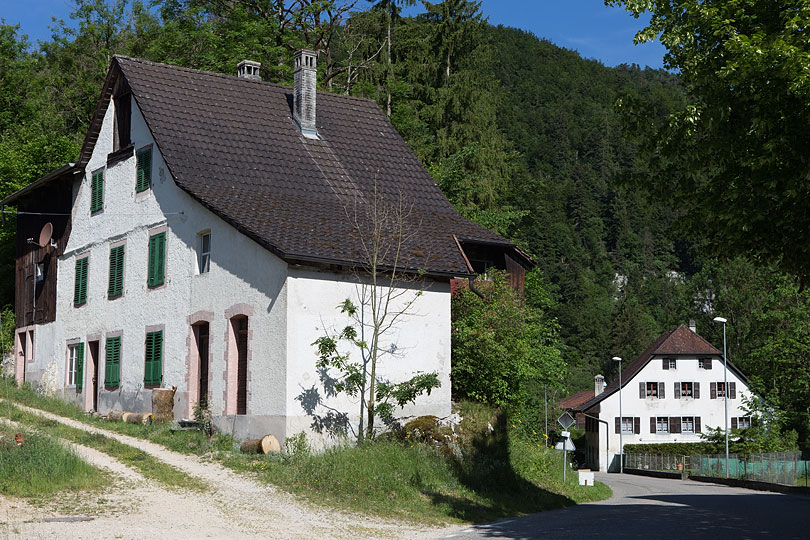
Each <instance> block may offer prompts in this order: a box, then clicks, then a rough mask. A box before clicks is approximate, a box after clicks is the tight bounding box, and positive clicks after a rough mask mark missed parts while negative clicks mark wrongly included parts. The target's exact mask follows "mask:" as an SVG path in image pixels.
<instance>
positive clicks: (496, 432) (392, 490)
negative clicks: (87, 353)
mask: <svg viewBox="0 0 810 540" xmlns="http://www.w3.org/2000/svg"><path fill="white" fill-rule="evenodd" d="M459 413H460V414H461V415H462V417H463V418H464V420H463V421H462V423H461V424H460V425H459V426H458V427H457V428H456V429H455V433H456V435H457V437H455V438H453V437H452V433H451V430H450V429H449V428H438V427H436V426H435V419H433V420H430V419H428V420H427V421H426V422H425V423H423V425H422V427H421V429H420V430H419V431H418V432H416V431H414V430H413V429H411V430H410V431H408V430H406V431H405V432H404V433H403V434H402V435H401V439H396V438H393V437H388V438H382V439H379V440H376V441H366V442H365V443H364V444H361V445H357V446H344V447H337V448H331V449H328V450H326V451H324V452H320V453H315V452H312V451H311V450H310V449H309V447H308V446H307V445H306V443H305V439H303V438H292V439H291V440H290V441H288V449H289V452H288V453H287V454H282V455H278V454H271V455H267V456H263V457H259V458H256V457H252V456H250V457H249V456H243V455H228V456H227V457H224V461H223V462H224V463H225V464H226V465H227V466H229V467H232V468H235V469H237V470H243V471H252V472H254V473H255V474H256V475H257V476H258V477H259V478H261V479H262V480H264V481H266V482H269V483H272V484H275V485H278V486H280V487H281V488H283V489H286V490H289V491H291V492H293V493H297V494H299V495H303V496H305V497H307V498H308V499H310V500H312V501H314V502H323V503H327V504H330V505H335V506H338V507H345V508H348V509H352V510H358V511H362V512H367V513H372V514H378V515H383V516H393V517H400V518H405V519H411V520H417V521H420V522H430V523H437V524H438V523H441V522H444V521H446V520H451V521H459V522H480V521H490V520H493V519H497V518H502V517H506V516H513V515H519V514H527V513H532V512H538V511H541V510H548V509H552V508H561V507H564V506H568V505H571V504H574V503H577V502H585V501H591V500H600V499H604V498H607V497H608V496H610V490H609V488H607V486H604V485H603V484H598V485H597V486H595V487H588V488H586V487H581V486H579V485H578V484H577V480H576V475H575V474H569V475H568V481H567V482H565V483H563V482H562V454H561V453H560V452H557V451H554V450H550V449H547V448H545V447H544V445H543V443H542V439H541V438H537V439H535V440H529V439H526V438H524V437H521V436H520V435H519V434H518V430H517V428H516V427H511V426H510V425H509V424H507V422H506V417H505V415H504V414H503V413H502V412H499V411H497V410H495V409H493V408H491V407H487V406H484V405H481V404H476V403H470V402H465V403H462V404H460V406H459ZM424 424H426V425H427V426H430V427H429V428H426V427H425V425H424ZM412 427H413V426H412ZM445 435H447V437H445ZM448 438H449V439H450V440H451V441H453V442H452V443H448Z"/></svg>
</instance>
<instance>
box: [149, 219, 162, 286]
mask: <svg viewBox="0 0 810 540" xmlns="http://www.w3.org/2000/svg"><path fill="white" fill-rule="evenodd" d="M165 272H166V233H165V232H162V233H159V234H155V235H152V236H150V237H149V267H148V274H149V279H148V285H149V286H150V287H157V286H158V285H163V282H164V281H165Z"/></svg>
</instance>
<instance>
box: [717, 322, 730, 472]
mask: <svg viewBox="0 0 810 540" xmlns="http://www.w3.org/2000/svg"><path fill="white" fill-rule="evenodd" d="M714 322H716V323H722V324H723V405H724V407H725V420H726V478H728V363H727V362H726V320H725V319H724V318H723V317H715V318H714Z"/></svg>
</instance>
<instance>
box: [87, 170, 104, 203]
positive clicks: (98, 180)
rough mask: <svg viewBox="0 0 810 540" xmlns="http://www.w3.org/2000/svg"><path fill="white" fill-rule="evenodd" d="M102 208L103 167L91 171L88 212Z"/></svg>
mask: <svg viewBox="0 0 810 540" xmlns="http://www.w3.org/2000/svg"><path fill="white" fill-rule="evenodd" d="M103 209H104V169H101V170H100V171H96V172H94V173H93V180H92V181H91V182H90V212H91V213H92V212H98V211H99V210H103Z"/></svg>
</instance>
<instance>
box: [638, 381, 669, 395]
mask: <svg viewBox="0 0 810 540" xmlns="http://www.w3.org/2000/svg"><path fill="white" fill-rule="evenodd" d="M638 397H639V398H641V399H645V398H658V399H664V383H662V382H640V383H638Z"/></svg>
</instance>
